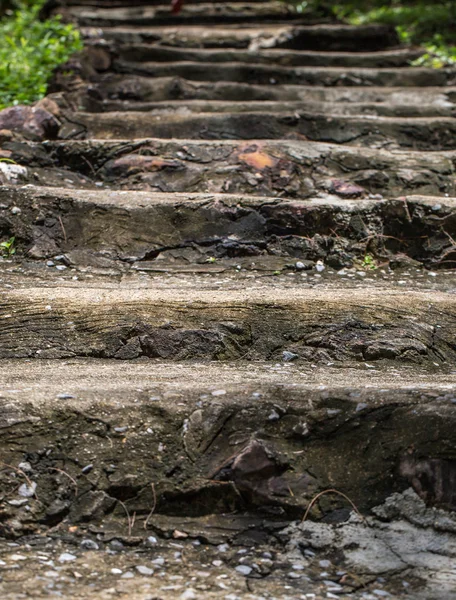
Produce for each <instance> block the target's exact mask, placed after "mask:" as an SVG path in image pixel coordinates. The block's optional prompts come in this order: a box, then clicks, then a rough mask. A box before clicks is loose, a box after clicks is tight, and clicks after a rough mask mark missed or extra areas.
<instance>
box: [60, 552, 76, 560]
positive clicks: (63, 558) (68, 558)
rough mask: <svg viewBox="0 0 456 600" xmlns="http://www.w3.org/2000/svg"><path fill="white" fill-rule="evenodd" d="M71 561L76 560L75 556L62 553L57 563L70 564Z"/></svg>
mask: <svg viewBox="0 0 456 600" xmlns="http://www.w3.org/2000/svg"><path fill="white" fill-rule="evenodd" d="M72 560H76V556H75V555H74V554H70V553H69V552H63V553H62V554H61V555H60V556H59V562H71V561H72Z"/></svg>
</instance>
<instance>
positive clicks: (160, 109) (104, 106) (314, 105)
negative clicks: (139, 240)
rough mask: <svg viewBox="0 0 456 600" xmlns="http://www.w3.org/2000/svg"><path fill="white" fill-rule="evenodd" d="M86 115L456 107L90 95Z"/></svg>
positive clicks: (429, 113) (450, 111) (408, 113)
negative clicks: (136, 99)
mask: <svg viewBox="0 0 456 600" xmlns="http://www.w3.org/2000/svg"><path fill="white" fill-rule="evenodd" d="M80 108H81V109H84V111H86V112H96V113H100V112H120V111H139V112H147V113H149V114H150V115H153V114H156V115H162V116H166V115H179V114H188V113H197V114H199V113H236V112H238V113H241V112H277V113H281V112H288V113H291V112H296V111H298V112H301V111H302V112H313V113H319V114H329V115H346V116H356V115H361V116H364V115H369V116H378V117H454V116H456V105H455V104H453V103H449V102H448V103H442V104H437V103H436V104H423V103H422V104H415V105H413V104H412V105H403V104H392V103H391V104H390V103H386V102H372V103H369V104H367V103H357V102H349V103H348V102H347V103H340V104H336V103H334V102H302V101H301V102H296V101H295V102H286V101H285V102H280V101H277V100H269V101H268V100H261V101H248V102H242V101H223V100H204V101H202V100H170V101H167V102H166V101H161V102H131V101H125V100H124V101H122V100H121V101H100V100H95V99H94V98H93V97H91V96H90V95H88V96H87V97H86V98H85V99H84V101H82V102H81V103H80Z"/></svg>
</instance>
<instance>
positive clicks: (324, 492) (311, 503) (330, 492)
mask: <svg viewBox="0 0 456 600" xmlns="http://www.w3.org/2000/svg"><path fill="white" fill-rule="evenodd" d="M324 494H339V496H342V498H345V500H347V502H349V503H350V504H351V505H352V507H353V510H354V511H355V512H356V513H357V515H358V516H359V517H360V518H361V519H362V520H363V521H365V520H366V519H365V518H364V517H363V515H362V514H361V513H360V512H359V510H358V509H357V508H356V506H355V505H354V503H353V502H352V501H351V500H350V498H349V497H348V496H346V495H345V494H344V493H343V492H339V490H335V489H333V488H331V489H329V490H323V491H322V492H320V493H319V494H317V495H316V496H314V498H312V500H311V502H310V504H309V506H308V507H307V510H306V512H305V513H304V516H303V518H302V519H301V522H302V523H304V521H305V520H306V519H307V517H308V515H309V512H310V510H311V508H312V506H313V505H314V504H315V502H316V501H317V500H318V498H320V496H323V495H324Z"/></svg>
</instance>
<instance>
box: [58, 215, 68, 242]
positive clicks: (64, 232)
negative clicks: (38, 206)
mask: <svg viewBox="0 0 456 600" xmlns="http://www.w3.org/2000/svg"><path fill="white" fill-rule="evenodd" d="M59 223H60V227H61V228H62V232H63V239H64V241H65V244H66V243H67V241H68V239H67V234H66V231H65V227H64V225H63V221H62V217H61V216H60V215H59Z"/></svg>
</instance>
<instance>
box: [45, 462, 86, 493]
mask: <svg viewBox="0 0 456 600" xmlns="http://www.w3.org/2000/svg"><path fill="white" fill-rule="evenodd" d="M49 470H50V471H57V472H58V473H62V475H65V476H66V477H68V479H69V480H70V481H71V482H72V483H73V485H74V489H75V498H77V497H78V494H79V490H78V484H77V481H76V479H73V477H71V475H70V474H69V473H67V472H66V471H63V470H62V469H58V468H57V467H49Z"/></svg>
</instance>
